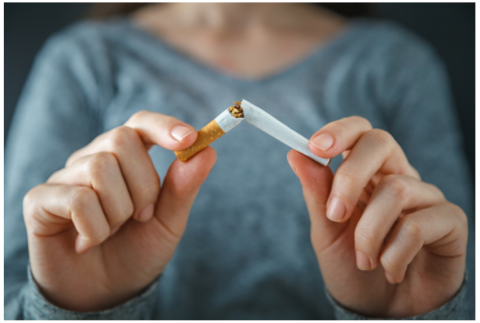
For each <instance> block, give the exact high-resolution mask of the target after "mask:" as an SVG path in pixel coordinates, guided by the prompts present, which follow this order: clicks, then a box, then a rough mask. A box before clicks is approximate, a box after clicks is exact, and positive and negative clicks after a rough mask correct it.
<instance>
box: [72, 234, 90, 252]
mask: <svg viewBox="0 0 480 323" xmlns="http://www.w3.org/2000/svg"><path fill="white" fill-rule="evenodd" d="M88 245H89V240H88V238H87V237H84V236H82V235H78V238H77V241H76V242H75V250H76V251H77V253H82V252H84V251H85V250H87V248H88Z"/></svg>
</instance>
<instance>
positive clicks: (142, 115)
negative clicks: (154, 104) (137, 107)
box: [129, 110, 150, 123]
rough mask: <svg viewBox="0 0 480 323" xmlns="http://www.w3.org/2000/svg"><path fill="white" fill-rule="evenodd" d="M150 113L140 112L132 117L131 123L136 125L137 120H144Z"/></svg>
mask: <svg viewBox="0 0 480 323" xmlns="http://www.w3.org/2000/svg"><path fill="white" fill-rule="evenodd" d="M149 113H150V112H148V111H147V110H141V111H138V112H136V113H134V114H133V115H132V116H131V117H130V119H129V121H130V122H133V123H135V122H136V121H137V120H141V119H144V118H145V116H146V115H147V114H149Z"/></svg>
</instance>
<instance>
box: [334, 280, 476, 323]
mask: <svg viewBox="0 0 480 323" xmlns="http://www.w3.org/2000/svg"><path fill="white" fill-rule="evenodd" d="M465 286H466V280H464V282H463V284H462V287H461V288H460V291H459V292H458V293H457V294H456V295H455V296H454V297H453V298H452V299H451V300H450V301H449V302H448V303H446V304H444V305H443V306H441V307H440V308H438V309H436V310H433V311H431V312H429V313H425V314H422V315H417V316H412V317H403V318H402V320H458V319H467V318H468V309H467V302H466V300H465V295H466V291H467V289H466V287H465ZM325 293H326V294H327V299H328V300H329V302H330V303H331V304H332V306H333V310H334V313H335V318H336V319H337V320H369V319H370V320H371V319H374V320H379V319H388V318H380V317H375V318H373V317H367V316H363V315H361V314H358V313H355V312H353V311H351V310H349V309H348V308H345V307H343V306H342V305H341V304H339V303H338V302H337V301H335V300H334V299H333V297H332V296H331V295H330V293H329V292H328V291H327V290H326V289H325Z"/></svg>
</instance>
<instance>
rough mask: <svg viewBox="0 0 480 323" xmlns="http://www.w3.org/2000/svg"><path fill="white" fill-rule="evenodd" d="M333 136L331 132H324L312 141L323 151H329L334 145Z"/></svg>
mask: <svg viewBox="0 0 480 323" xmlns="http://www.w3.org/2000/svg"><path fill="white" fill-rule="evenodd" d="M333 141H334V139H333V137H332V136H331V135H330V134H329V133H326V132H325V133H322V134H320V135H318V136H316V137H315V138H313V139H312V140H310V142H311V143H312V144H313V145H314V146H315V147H317V148H318V149H321V150H323V151H327V150H329V149H330V148H332V146H333Z"/></svg>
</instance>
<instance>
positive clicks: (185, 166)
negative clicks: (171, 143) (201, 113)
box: [155, 147, 217, 240]
mask: <svg viewBox="0 0 480 323" xmlns="http://www.w3.org/2000/svg"><path fill="white" fill-rule="evenodd" d="M216 159H217V156H216V153H215V150H214V149H213V148H211V147H207V148H205V149H204V150H202V151H201V152H200V153H198V154H197V155H195V156H194V157H193V158H191V159H189V160H188V161H187V162H181V161H180V160H178V159H176V160H175V161H174V162H173V163H172V165H170V168H169V169H168V172H167V175H166V176H165V181H164V184H163V186H162V189H161V191H160V195H159V198H158V202H157V206H156V210H155V216H156V217H157V218H158V220H160V222H161V223H162V225H163V226H164V227H165V229H166V230H167V231H168V232H169V233H170V234H172V235H173V238H175V239H178V240H179V239H180V238H181V236H182V235H183V232H184V230H185V227H186V225H187V220H188V215H189V213H190V208H191V207H192V204H193V202H194V201H195V197H196V196H197V193H198V191H199V190H200V186H201V185H202V184H203V182H204V181H205V179H206V178H207V176H208V174H209V173H210V170H211V169H212V167H213V165H214V164H215V161H216Z"/></svg>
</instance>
